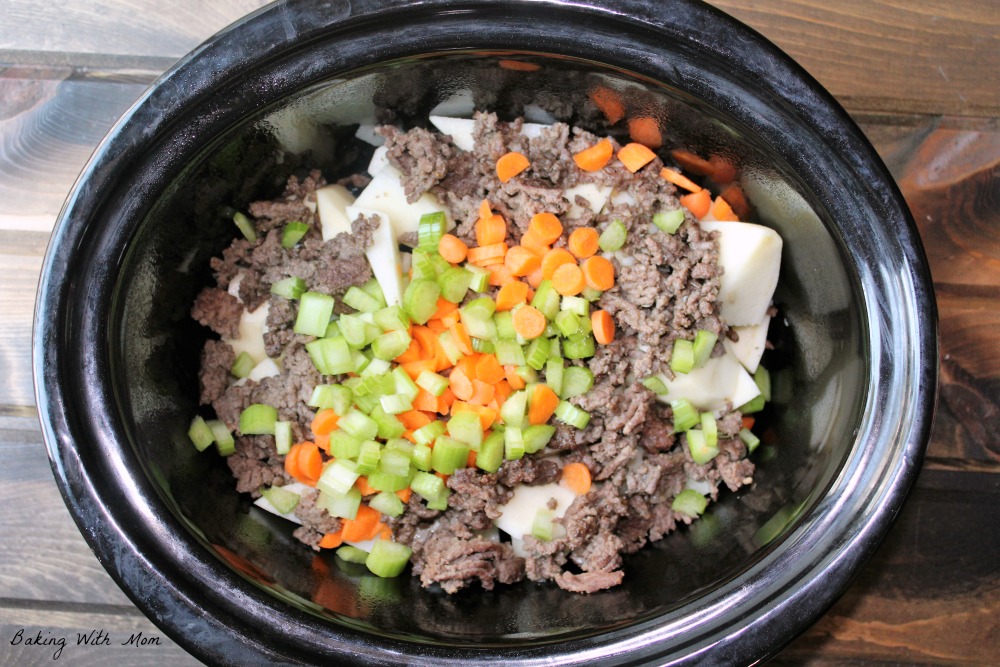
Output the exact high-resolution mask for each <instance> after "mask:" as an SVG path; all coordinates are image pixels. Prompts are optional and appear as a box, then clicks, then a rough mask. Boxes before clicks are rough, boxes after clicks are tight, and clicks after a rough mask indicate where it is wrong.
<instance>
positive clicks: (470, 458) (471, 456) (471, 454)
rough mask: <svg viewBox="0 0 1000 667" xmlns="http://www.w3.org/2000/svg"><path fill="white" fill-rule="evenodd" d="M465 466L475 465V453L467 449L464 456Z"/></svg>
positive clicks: (472, 466)
mask: <svg viewBox="0 0 1000 667" xmlns="http://www.w3.org/2000/svg"><path fill="white" fill-rule="evenodd" d="M465 467H466V468H475V467H476V453H475V452H474V451H472V450H469V455H468V456H466V457H465Z"/></svg>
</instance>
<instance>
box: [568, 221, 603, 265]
mask: <svg viewBox="0 0 1000 667" xmlns="http://www.w3.org/2000/svg"><path fill="white" fill-rule="evenodd" d="M600 238H601V235H600V234H598V233H597V230H596V229H594V228H593V227H577V228H576V229H574V230H573V233H572V234H570V235H569V241H567V243H566V247H567V248H569V251H570V252H571V253H573V254H574V255H576V256H577V257H579V258H580V259H587V258H588V257H593V256H594V255H596V254H597V251H598V250H599V249H600Z"/></svg>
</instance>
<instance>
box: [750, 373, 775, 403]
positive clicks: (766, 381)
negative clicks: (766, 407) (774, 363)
mask: <svg viewBox="0 0 1000 667" xmlns="http://www.w3.org/2000/svg"><path fill="white" fill-rule="evenodd" d="M753 381H754V382H755V383H756V384H757V388H758V389H760V395H761V397H762V398H763V399H764V401H765V402H767V401H770V400H771V374H770V373H769V372H768V371H767V369H766V368H764V367H763V366H758V367H757V370H756V371H754V374H753Z"/></svg>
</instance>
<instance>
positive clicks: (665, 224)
mask: <svg viewBox="0 0 1000 667" xmlns="http://www.w3.org/2000/svg"><path fill="white" fill-rule="evenodd" d="M682 222H684V209H682V208H676V209H674V210H673V211H660V212H659V213H656V214H654V215H653V224H654V225H656V226H657V227H659V228H660V229H662V230H663V231H665V232H666V233H668V234H673V233H674V232H676V231H677V228H678V227H680V226H681V223H682Z"/></svg>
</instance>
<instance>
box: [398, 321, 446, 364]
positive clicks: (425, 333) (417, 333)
mask: <svg viewBox="0 0 1000 667" xmlns="http://www.w3.org/2000/svg"><path fill="white" fill-rule="evenodd" d="M410 335H411V336H412V337H413V340H415V341H417V342H418V343H419V344H420V359H418V360H417V361H420V360H423V359H432V358H434V350H435V344H436V343H437V342H438V337H437V334H435V333H434V332H433V331H431V330H430V329H429V328H427V327H426V326H420V325H416V326H413V327H411V328H410ZM404 363H405V362H404Z"/></svg>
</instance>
